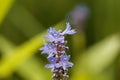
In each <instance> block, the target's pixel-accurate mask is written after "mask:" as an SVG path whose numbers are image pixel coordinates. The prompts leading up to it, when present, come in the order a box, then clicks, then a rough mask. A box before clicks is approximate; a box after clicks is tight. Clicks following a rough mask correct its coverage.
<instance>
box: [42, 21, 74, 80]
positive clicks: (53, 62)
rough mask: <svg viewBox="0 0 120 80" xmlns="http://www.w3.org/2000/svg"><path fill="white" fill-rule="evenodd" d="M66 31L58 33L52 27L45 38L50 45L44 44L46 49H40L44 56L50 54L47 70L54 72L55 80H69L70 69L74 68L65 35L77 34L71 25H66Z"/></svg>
mask: <svg viewBox="0 0 120 80" xmlns="http://www.w3.org/2000/svg"><path fill="white" fill-rule="evenodd" d="M66 26H67V27H66V29H65V30H64V31H63V32H62V31H61V30H59V31H56V30H55V29H54V28H52V27H50V29H48V35H45V36H44V37H45V38H47V39H48V41H49V42H48V43H44V47H42V48H40V50H41V51H42V54H48V57H47V59H48V61H49V62H50V64H47V65H46V66H45V67H46V68H51V71H52V72H53V77H52V78H53V80H67V78H68V75H67V72H68V68H71V67H72V66H73V63H72V62H69V59H70V55H67V54H66V52H65V51H66V50H68V47H67V46H66V43H67V41H66V40H65V35H67V34H68V35H72V34H75V33H76V32H75V30H73V29H71V26H70V24H69V23H67V24H66Z"/></svg>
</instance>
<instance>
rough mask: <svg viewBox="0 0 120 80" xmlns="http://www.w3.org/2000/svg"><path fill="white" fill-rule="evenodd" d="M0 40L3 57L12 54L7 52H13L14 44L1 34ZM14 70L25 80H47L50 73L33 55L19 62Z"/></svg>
mask: <svg viewBox="0 0 120 80" xmlns="http://www.w3.org/2000/svg"><path fill="white" fill-rule="evenodd" d="M0 42H1V43H0V44H1V45H0V50H1V51H2V53H3V56H4V57H3V58H7V59H9V56H11V55H14V54H9V53H8V52H14V49H15V46H14V45H13V44H11V43H10V42H9V41H8V40H6V39H5V38H4V37H2V36H0ZM16 72H17V73H18V74H20V75H21V76H23V77H24V78H25V79H27V80H40V79H41V80H47V79H49V76H50V73H49V72H48V70H47V69H45V68H44V66H43V65H42V62H41V61H38V60H36V59H35V57H32V58H30V59H29V60H27V61H25V62H23V63H22V64H20V65H19V66H18V67H17V71H16ZM44 74H46V75H48V77H46V75H44Z"/></svg>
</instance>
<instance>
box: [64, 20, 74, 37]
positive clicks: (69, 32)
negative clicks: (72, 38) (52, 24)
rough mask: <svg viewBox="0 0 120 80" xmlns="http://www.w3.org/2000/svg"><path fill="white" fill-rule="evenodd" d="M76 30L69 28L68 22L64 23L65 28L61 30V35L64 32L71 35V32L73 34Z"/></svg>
mask: <svg viewBox="0 0 120 80" xmlns="http://www.w3.org/2000/svg"><path fill="white" fill-rule="evenodd" d="M75 33H76V31H75V30H74V29H71V26H70V23H69V22H68V23H66V29H65V30H64V31H63V32H62V35H65V34H69V35H72V34H75Z"/></svg>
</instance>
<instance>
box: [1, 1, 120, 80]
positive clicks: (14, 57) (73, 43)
mask: <svg viewBox="0 0 120 80" xmlns="http://www.w3.org/2000/svg"><path fill="white" fill-rule="evenodd" d="M78 4H85V5H86V7H87V8H88V9H89V14H88V15H89V18H85V20H83V21H80V23H81V24H82V23H84V25H82V27H85V28H79V29H78V27H79V26H80V25H79V26H76V25H73V28H75V29H77V34H75V35H73V36H67V38H66V39H67V40H68V46H70V48H69V51H68V54H70V55H71V61H72V62H73V63H74V67H73V68H71V69H70V70H69V75H70V78H69V79H70V80H120V54H119V53H120V9H119V8H120V1H119V0H0V80H51V76H52V73H51V72H50V70H49V69H45V67H44V65H45V64H47V63H48V62H47V59H46V56H45V55H41V54H40V53H41V52H40V50H39V48H40V47H42V46H43V41H44V38H43V36H42V35H43V34H46V32H47V29H48V28H49V27H50V26H53V27H55V28H56V29H57V30H58V29H62V30H63V29H65V26H66V25H65V24H66V22H67V21H69V20H68V15H69V14H70V12H71V11H72V10H73V9H74V7H75V6H76V5H78ZM78 16H79V15H78Z"/></svg>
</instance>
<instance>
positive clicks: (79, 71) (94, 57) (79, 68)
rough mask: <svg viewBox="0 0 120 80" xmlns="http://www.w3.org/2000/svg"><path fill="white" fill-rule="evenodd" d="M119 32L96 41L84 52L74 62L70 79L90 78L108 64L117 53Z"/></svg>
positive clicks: (119, 47)
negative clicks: (98, 41)
mask: <svg viewBox="0 0 120 80" xmlns="http://www.w3.org/2000/svg"><path fill="white" fill-rule="evenodd" d="M119 41H120V38H119V34H116V35H112V36H110V37H108V38H106V39H105V40H103V41H101V42H100V43H97V44H96V45H94V46H93V47H91V48H90V49H89V50H88V51H86V52H85V53H84V55H83V56H82V57H81V58H78V61H76V63H75V68H74V69H75V70H74V73H73V74H74V75H73V76H72V78H71V80H74V79H75V80H80V79H82V80H91V79H92V78H93V77H94V76H95V75H96V74H100V73H101V72H102V71H104V69H106V68H107V67H108V66H110V64H111V63H113V61H114V60H115V59H116V57H117V56H118V54H119V50H120V44H119Z"/></svg>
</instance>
